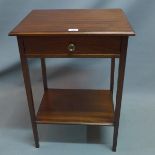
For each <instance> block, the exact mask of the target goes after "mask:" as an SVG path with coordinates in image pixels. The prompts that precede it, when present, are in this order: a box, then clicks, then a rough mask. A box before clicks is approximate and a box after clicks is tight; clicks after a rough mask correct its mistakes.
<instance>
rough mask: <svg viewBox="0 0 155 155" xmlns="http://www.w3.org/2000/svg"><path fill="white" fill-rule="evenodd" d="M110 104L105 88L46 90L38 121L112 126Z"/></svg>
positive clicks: (109, 93)
mask: <svg viewBox="0 0 155 155" xmlns="http://www.w3.org/2000/svg"><path fill="white" fill-rule="evenodd" d="M113 116H114V111H113V105H112V96H111V92H110V91H108V90H84V89H79V90H78V89H48V90H47V91H45V93H44V96H43V99H42V102H41V105H40V108H39V110H38V113H37V123H48V124H49V123H56V124H85V125H112V124H113V118H114V117H113Z"/></svg>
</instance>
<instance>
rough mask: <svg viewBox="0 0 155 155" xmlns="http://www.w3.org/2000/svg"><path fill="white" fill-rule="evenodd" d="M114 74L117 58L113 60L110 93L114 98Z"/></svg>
mask: <svg viewBox="0 0 155 155" xmlns="http://www.w3.org/2000/svg"><path fill="white" fill-rule="evenodd" d="M114 73H115V58H111V77H110V91H111V94H112V96H113V89H114Z"/></svg>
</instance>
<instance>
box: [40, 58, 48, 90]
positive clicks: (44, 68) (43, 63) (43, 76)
mask: <svg viewBox="0 0 155 155" xmlns="http://www.w3.org/2000/svg"><path fill="white" fill-rule="evenodd" d="M41 68H42V78H43V85H44V90H47V88H48V87H47V75H46V62H45V59H44V58H41Z"/></svg>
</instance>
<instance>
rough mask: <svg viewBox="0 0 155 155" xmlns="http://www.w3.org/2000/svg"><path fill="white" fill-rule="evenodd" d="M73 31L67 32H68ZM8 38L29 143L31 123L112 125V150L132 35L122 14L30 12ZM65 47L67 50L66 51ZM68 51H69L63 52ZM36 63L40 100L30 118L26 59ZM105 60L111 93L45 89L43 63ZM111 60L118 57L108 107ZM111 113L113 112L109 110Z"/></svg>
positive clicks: (115, 11) (114, 11) (118, 11)
mask: <svg viewBox="0 0 155 155" xmlns="http://www.w3.org/2000/svg"><path fill="white" fill-rule="evenodd" d="M70 28H71V29H74V28H76V29H78V30H79V31H77V32H69V31H68V29H70ZM9 35H15V36H17V38H18V45H19V51H20V58H21V65H22V70H23V77H24V83H25V89H26V93H27V99H28V106H29V111H30V116H31V123H32V128H33V134H34V140H35V145H36V147H39V138H38V131H37V124H36V123H43V124H44V123H49V124H51V123H56V124H86V125H87V124H88V125H112V126H114V135H113V147H112V150H113V151H116V147H117V137H118V128H119V118H120V110H121V101H122V92H123V81H124V74H125V63H126V53H127V43H128V37H129V36H132V35H135V33H134V31H133V30H132V28H131V26H130V24H129V23H128V20H127V18H126V16H125V15H124V13H123V11H122V10H121V9H104V10H103V9H96V10H95V9H93V10H88V9H86V10H84V9H80V10H76V9H75V10H33V11H32V12H31V13H30V14H29V15H28V16H27V17H26V18H24V20H23V21H22V22H21V23H19V24H18V25H17V26H16V27H15V28H14V29H13V30H12V31H11V32H10V33H9ZM69 45H70V46H69ZM68 48H69V49H68ZM30 57H34V58H37V57H38V58H40V59H41V67H42V77H43V85H44V95H43V99H42V102H41V105H40V108H39V111H38V113H37V115H35V109H34V103H33V96H32V89H31V83H30V76H29V69H28V64H27V58H30ZM47 57H50V58H52V57H66V58H72V57H73V58H79V57H80V58H81V57H82V58H85V57H86V58H87V57H88V58H90V57H92V58H110V59H111V75H110V90H64V89H63V90H62V89H61V90H60V89H48V86H47V75H46V64H45V58H47ZM115 58H119V59H120V60H119V71H118V82H117V95H116V104H115V109H114V108H113V89H114V71H115ZM113 110H114V111H113Z"/></svg>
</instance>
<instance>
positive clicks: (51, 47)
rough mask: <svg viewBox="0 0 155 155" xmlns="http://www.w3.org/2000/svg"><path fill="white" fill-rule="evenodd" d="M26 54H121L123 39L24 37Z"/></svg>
mask: <svg viewBox="0 0 155 155" xmlns="http://www.w3.org/2000/svg"><path fill="white" fill-rule="evenodd" d="M23 41H24V48H25V52H26V54H34V55H37V54H39V55H46V54H50V55H55V54H57V55H59V54H60V55H78V54H79V55H82V54H83V55H87V54H90V55H91V54H92V55H95V54H120V46H121V37H117V36H116V37H109V36H107V37H106V36H104V37H97V36H95V37H88V36H87V37H73V36H72V37H46V36H44V37H23Z"/></svg>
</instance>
